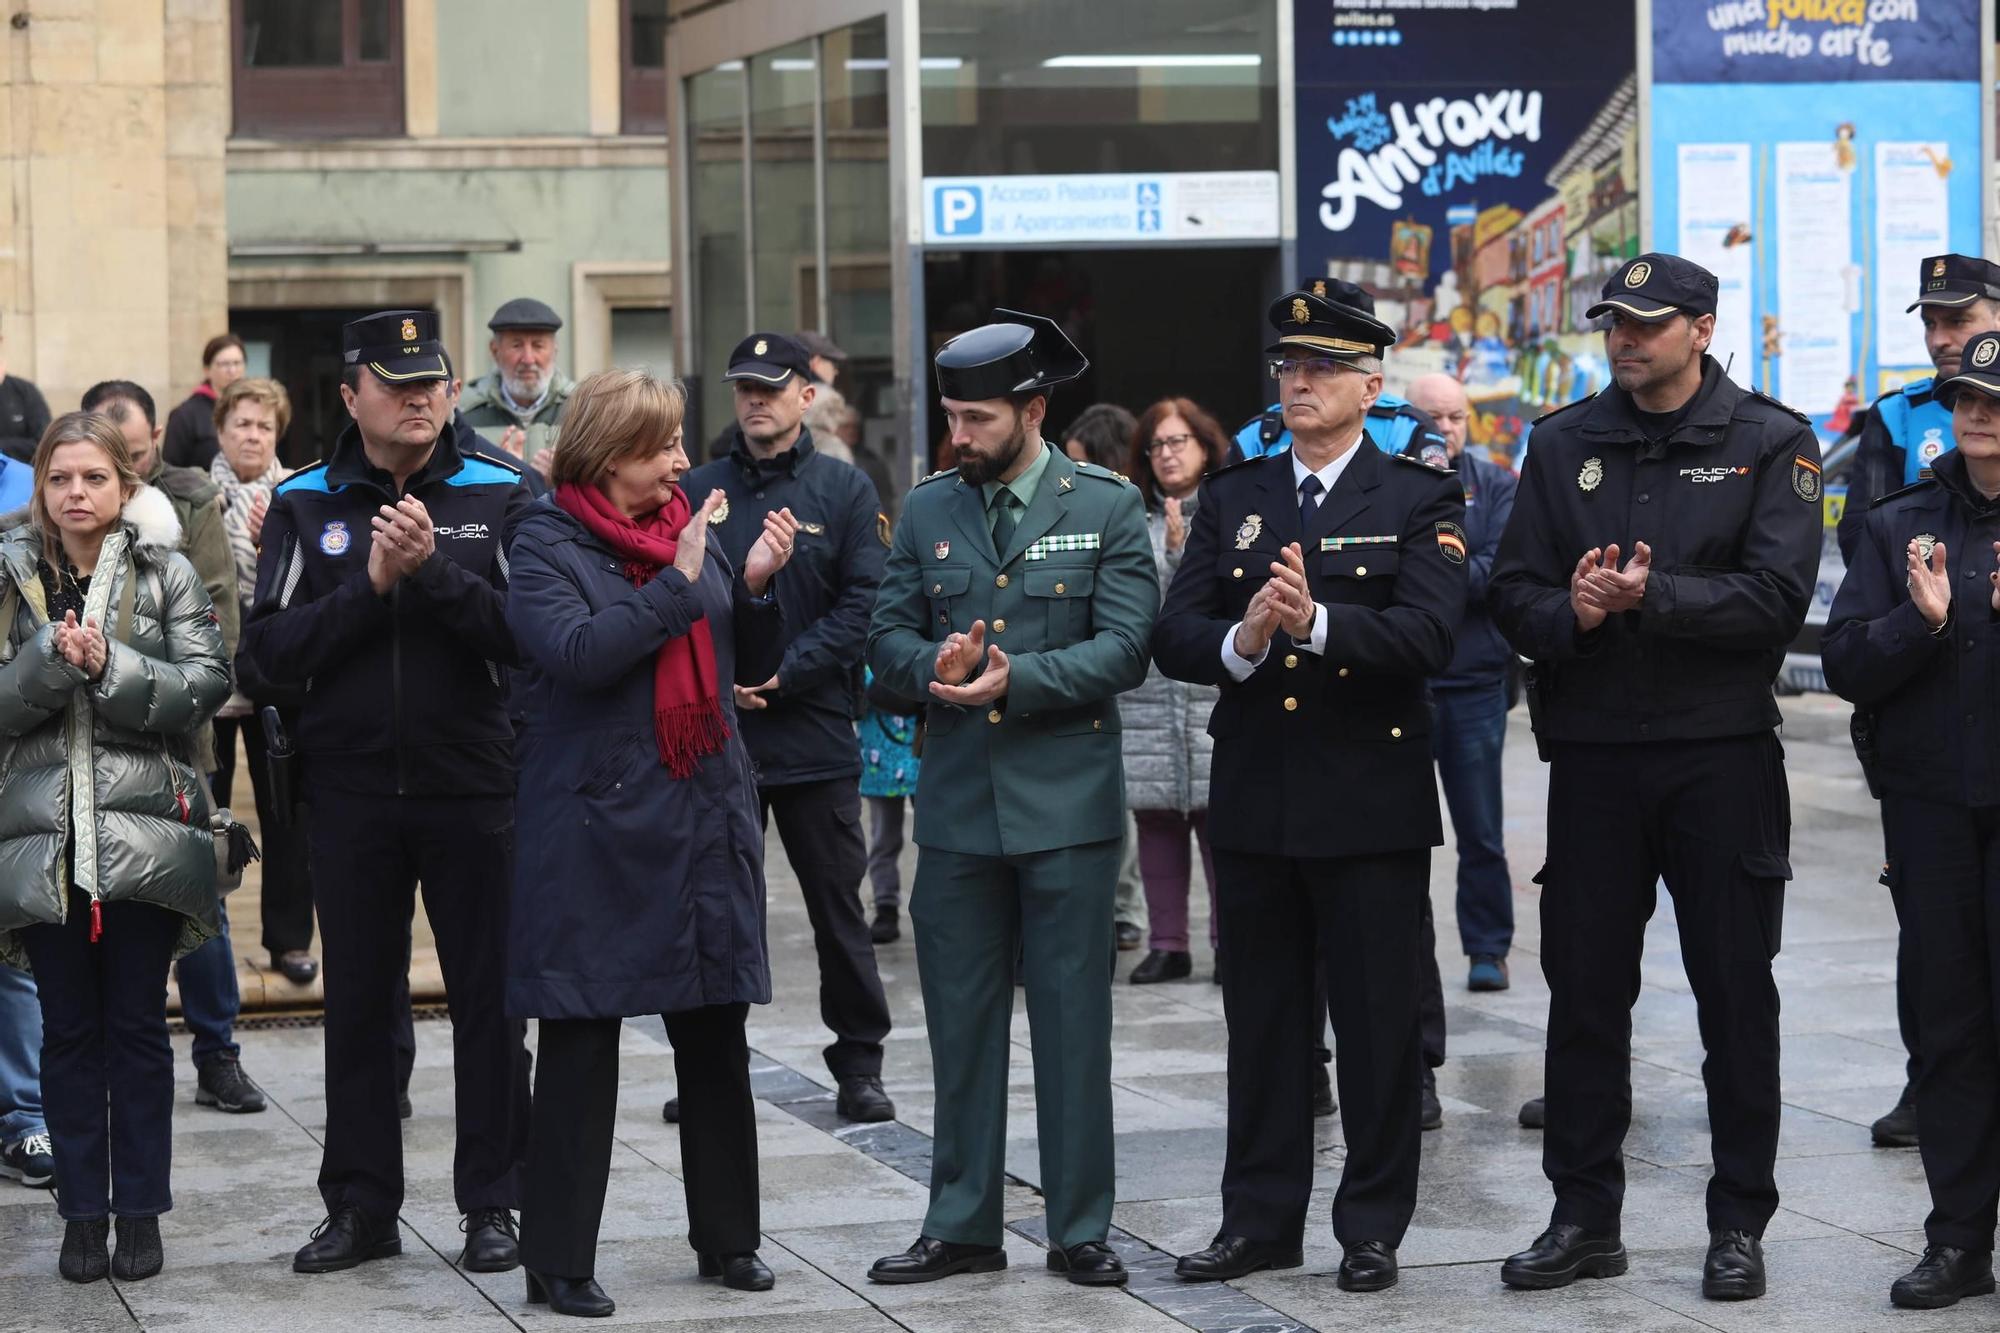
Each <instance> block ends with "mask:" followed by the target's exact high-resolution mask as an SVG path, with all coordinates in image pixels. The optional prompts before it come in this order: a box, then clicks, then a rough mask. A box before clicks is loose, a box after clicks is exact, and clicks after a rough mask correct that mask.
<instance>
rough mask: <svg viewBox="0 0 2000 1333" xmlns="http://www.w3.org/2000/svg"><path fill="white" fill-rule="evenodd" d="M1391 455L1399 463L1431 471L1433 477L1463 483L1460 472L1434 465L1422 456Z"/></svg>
mask: <svg viewBox="0 0 2000 1333" xmlns="http://www.w3.org/2000/svg"><path fill="white" fill-rule="evenodd" d="M1389 457H1390V458H1393V459H1394V460H1396V461H1397V462H1398V463H1405V464H1407V465H1409V466H1410V467H1420V468H1422V469H1423V470H1424V471H1426V472H1428V473H1430V474H1431V475H1432V476H1433V477H1438V478H1441V479H1443V480H1445V481H1449V482H1450V483H1451V484H1452V485H1454V486H1457V485H1460V484H1461V483H1460V482H1459V480H1458V473H1456V472H1453V471H1448V470H1446V469H1444V468H1440V467H1432V466H1431V465H1430V464H1429V463H1426V462H1425V461H1424V460H1423V459H1421V458H1412V457H1411V456H1410V455H1408V454H1390V455H1389Z"/></svg>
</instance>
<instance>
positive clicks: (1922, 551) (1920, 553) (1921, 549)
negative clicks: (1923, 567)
mask: <svg viewBox="0 0 2000 1333" xmlns="http://www.w3.org/2000/svg"><path fill="white" fill-rule="evenodd" d="M1916 540H1917V559H1919V560H1921V561H1923V562H1924V563H1925V564H1927V565H1928V564H1929V563H1930V562H1931V552H1932V551H1935V550H1936V549H1937V536H1936V534H1934V533H1929V532H1920V533H1918V534H1917V539H1916Z"/></svg>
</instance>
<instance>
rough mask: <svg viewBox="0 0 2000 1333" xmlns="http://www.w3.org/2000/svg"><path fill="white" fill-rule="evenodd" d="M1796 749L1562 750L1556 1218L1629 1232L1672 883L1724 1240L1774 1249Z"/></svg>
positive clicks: (1549, 905)
mask: <svg viewBox="0 0 2000 1333" xmlns="http://www.w3.org/2000/svg"><path fill="white" fill-rule="evenodd" d="M1790 828H1791V798H1790V794H1789V791H1788V788H1787V786H1786V783H1785V756H1784V749H1783V747H1782V746H1780V745H1779V744H1778V738H1777V737H1776V736H1773V735H1770V734H1768V733H1765V734H1760V735H1754V736H1739V737H1727V738H1723V739H1718V740H1701V741H1674V742H1660V743H1657V744H1629V745H1628V744H1618V745H1573V744H1565V745H1558V746H1556V747H1555V751H1554V755H1553V758H1552V761H1551V764H1550V768H1549V833H1548V847H1549V860H1548V865H1547V867H1546V868H1545V869H1544V870H1543V872H1542V874H1541V875H1540V876H1538V878H1539V880H1540V882H1541V885H1542V972H1543V974H1544V975H1545V976H1546V977H1547V978H1548V983H1549V1047H1548V1068H1547V1081H1546V1084H1545V1087H1546V1090H1547V1091H1546V1096H1547V1099H1548V1128H1547V1130H1546V1131H1545V1133H1544V1136H1543V1138H1544V1142H1543V1146H1542V1169H1543V1171H1544V1172H1545V1173H1546V1174H1547V1176H1548V1178H1549V1181H1550V1183H1551V1184H1552V1185H1554V1187H1555V1210H1554V1215H1553V1219H1552V1220H1553V1221H1555V1222H1557V1223H1573V1224H1576V1225H1578V1226H1583V1227H1587V1228H1589V1229H1591V1230H1593V1231H1610V1232H1616V1231H1617V1230H1618V1227H1619V1215H1620V1212H1621V1210H1622V1208H1623V1206H1624V1199H1625V1168H1624V1158H1623V1155H1622V1150H1621V1145H1622V1144H1623V1143H1624V1141H1625V1132H1626V1130H1627V1129H1628V1128H1630V1126H1631V1123H1632V1080H1631V1063H1632V1005H1633V1003H1634V1002H1635V1001H1636V1000H1637V999H1638V997H1639V962H1640V954H1641V951H1642V948H1643V945H1644V941H1645V932H1646V922H1647V921H1648V920H1650V919H1651V917H1652V915H1653V909H1654V906H1655V903H1656V897H1657V885H1658V883H1659V881H1660V880H1661V879H1663V878H1664V879H1665V881H1666V885H1667V891H1668V892H1669V893H1671V894H1672V895H1673V899H1674V913H1675V916H1676V918H1677V920H1678V921H1679V924H1680V939H1681V958H1682V962H1683V965H1684V966H1685V967H1686V969H1687V978H1688V984H1689V986H1690V987H1692V988H1693V990H1694V997H1695V1004H1696V1006H1697V1015H1698V1022H1699V1026H1700V1028H1701V1043H1702V1047H1703V1049H1704V1050H1705V1051H1706V1053H1707V1055H1706V1058H1705V1059H1704V1060H1703V1061H1702V1066H1701V1074H1702V1081H1703V1083H1705V1084H1706V1085H1707V1089H1708V1119H1709V1131H1710V1134H1711V1137H1712V1140H1713V1143H1712V1148H1713V1153H1714V1159H1715V1174H1714V1176H1713V1177H1712V1178H1711V1179H1710V1181H1709V1185H1708V1225H1709V1228H1710V1229H1711V1230H1744V1231H1748V1232H1751V1233H1752V1234H1753V1235H1758V1236H1761V1235H1763V1233H1764V1226H1765V1224H1766V1223H1767V1222H1769V1221H1770V1219H1771V1214H1772V1213H1773V1212H1775V1211H1776V1210H1777V1207H1778V1185H1777V1181H1776V1179H1775V1178H1774V1176H1773V1170H1774V1168H1775V1165H1776V1160H1777V1153H1778V1117H1779V1094H1778V989H1777V986H1776V984H1775V983H1774V982H1773V981H1772V979H1771V959H1772V957H1773V956H1775V955H1776V954H1777V952H1778V941H1779V936H1780V931H1781V927H1782V924H1783V918H1784V901H1785V897H1784V895H1785V880H1786V879H1788V878H1790V875H1791V870H1790V863H1789V860H1788V859H1787V856H1788V848H1789V845H1790Z"/></svg>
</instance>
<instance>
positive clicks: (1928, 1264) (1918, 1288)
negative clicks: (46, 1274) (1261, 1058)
mask: <svg viewBox="0 0 2000 1333" xmlns="http://www.w3.org/2000/svg"><path fill="white" fill-rule="evenodd" d="M70 1225H71V1226H75V1225H76V1223H74V1222H72V1223H70ZM63 1253H64V1254H65V1255H67V1254H68V1253H69V1242H68V1241H64V1242H63ZM63 1276H64V1277H68V1276H69V1274H67V1273H65V1274H63ZM1992 1294H1993V1252H1992V1251H1991V1250H1961V1249H1959V1248H1958V1247H1957V1246H1956V1245H1932V1246H1930V1247H1929V1248H1927V1249H1926V1250H1925V1251H1924V1257H1923V1259H1922V1261H1921V1262H1919V1263H1918V1264H1917V1266H1916V1267H1915V1268H1912V1269H1911V1270H1910V1271H1909V1272H1907V1273H1905V1274H1903V1275H1902V1276H1901V1277H1899V1278H1897V1279H1896V1283H1895V1285H1894V1286H1892V1287H1890V1288H1889V1303H1890V1304H1892V1305H1895V1306H1898V1307H1900V1308H1902V1309H1905V1310H1942V1309H1944V1308H1945V1307H1946V1306H1947V1305H1957V1304H1958V1303H1959V1301H1960V1300H1961V1299H1962V1298H1964V1297H1966V1296H1990V1295H1992Z"/></svg>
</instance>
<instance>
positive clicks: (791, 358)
mask: <svg viewBox="0 0 2000 1333" xmlns="http://www.w3.org/2000/svg"><path fill="white" fill-rule="evenodd" d="M794 375H803V376H805V377H807V378H808V379H810V378H811V377H812V362H811V360H810V359H809V358H808V357H807V356H806V349H805V348H803V347H801V346H799V345H798V343H796V342H795V341H793V340H792V339H791V338H788V337H786V336H785V335H784V334H782V333H753V334H751V335H750V336H749V337H748V338H745V339H744V340H743V341H742V342H740V343H737V344H736V350H735V351H733V352H731V353H730V354H729V369H728V370H726V371H724V372H723V373H722V378H724V379H726V380H755V381H757V382H758V383H759V384H771V385H778V384H789V383H790V382H791V378H792V376H794Z"/></svg>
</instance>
